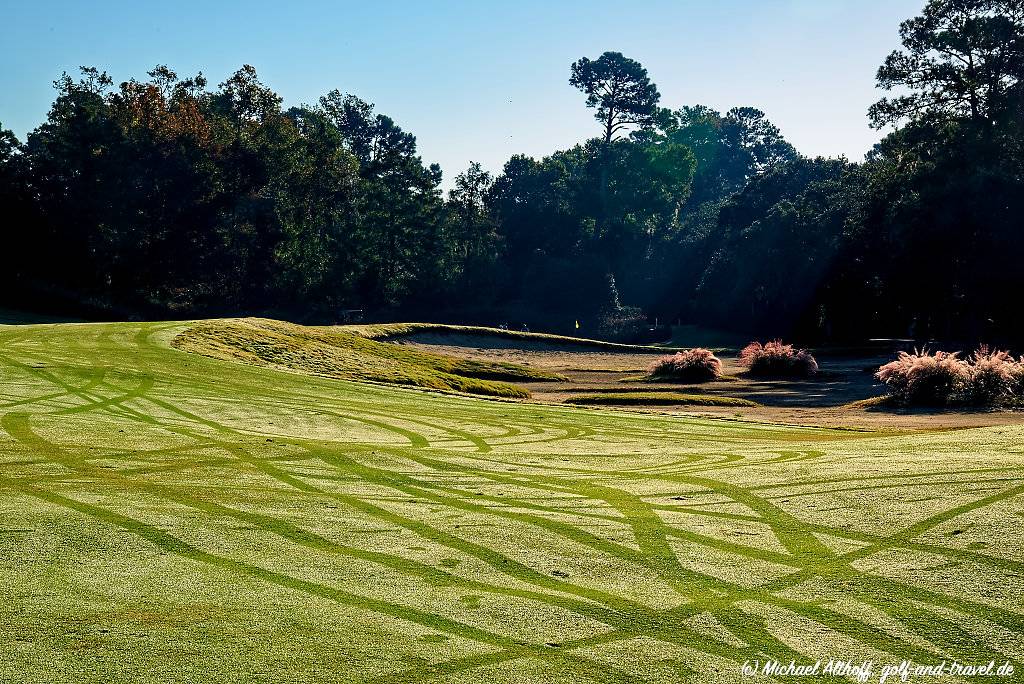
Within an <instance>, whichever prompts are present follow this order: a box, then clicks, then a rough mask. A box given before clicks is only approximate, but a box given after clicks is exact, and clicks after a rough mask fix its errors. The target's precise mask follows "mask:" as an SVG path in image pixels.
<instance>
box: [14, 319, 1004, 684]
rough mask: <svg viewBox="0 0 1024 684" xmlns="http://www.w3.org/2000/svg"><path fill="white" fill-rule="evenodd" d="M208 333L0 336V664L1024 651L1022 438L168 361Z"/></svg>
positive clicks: (259, 678)
mask: <svg viewBox="0 0 1024 684" xmlns="http://www.w3.org/2000/svg"><path fill="white" fill-rule="evenodd" d="M188 325H189V324H180V323H133V324H103V325H52V326H28V327H16V328H15V327H2V326H0V519H2V521H3V522H2V524H0V574H2V575H0V576H2V577H3V584H2V586H3V592H2V596H3V599H4V600H3V601H0V648H3V655H2V656H0V681H18V682H20V681H30V682H37V681H40V682H41V681H45V682H53V683H55V684H70V683H71V682H76V683H77V682H83V681H85V682H113V683H121V682H139V681H149V682H158V681H159V682H162V681H183V682H184V681H187V682H239V681H245V682H259V683H263V682H266V683H271V682H272V683H274V684H279V683H282V682H345V683H346V684H347V683H349V682H365V683H367V684H399V683H403V682H407V683H412V682H417V683H418V682H437V683H438V684H441V683H443V684H475V683H477V682H488V683H490V682H494V683H495V684H521V683H525V682H538V683H539V682H545V683H547V682H572V683H573V684H575V683H577V682H580V683H583V684H598V683H600V684H627V683H628V684H635V683H647V684H655V683H657V684H661V683H664V682H701V683H703V682H739V681H743V679H744V678H743V677H742V676H741V672H740V666H741V665H742V664H743V663H744V662H745V661H747V660H754V659H759V660H761V661H762V662H763V661H764V660H765V659H766V658H768V657H770V658H774V659H778V660H781V661H783V662H786V663H788V662H789V660H790V659H793V660H795V661H797V662H813V661H814V660H815V659H817V658H824V659H826V660H827V659H828V658H833V657H835V658H842V659H847V658H849V659H853V660H854V661H855V662H859V661H862V660H873V661H874V662H876V663H897V662H899V661H901V660H903V659H909V660H913V661H915V662H918V663H934V662H940V661H941V660H943V659H946V660H951V659H953V658H956V659H958V660H959V661H960V662H974V663H987V662H988V661H989V660H990V659H992V660H997V661H999V662H1000V663H1001V662H1003V661H1004V660H1005V659H1010V660H1012V661H1013V662H1014V663H1015V664H1016V665H1018V666H1020V664H1021V660H1022V657H1024V638H1022V637H1024V608H1022V602H1021V600H1020V599H1021V597H1022V596H1024V579H1022V578H1024V540H1022V538H1021V535H1020V529H1021V520H1022V519H1024V518H1022V514H1024V460H1022V458H1021V455H1020V444H1021V443H1022V440H1024V428H1022V427H1020V426H1003V427H1000V428H995V429H980V430H959V431H949V432H942V433H927V434H912V435H900V436H885V437H881V436H879V435H876V434H870V433H867V434H863V433H859V434H855V433H848V432H842V431H835V430H824V429H812V428H797V427H791V426H781V425H770V424H760V423H750V422H745V421H741V420H729V421H724V420H712V419H706V418H698V417H686V416H665V415H654V414H640V413H626V412H623V411H614V410H608V409H605V410H601V411H597V410H590V411H585V410H581V409H579V408H576V407H572V406H556V405H538V404H527V403H517V402H493V401H482V400H480V399H478V398H474V397H466V396H456V395H450V394H439V393H432V392H418V391H412V390H410V389H408V388H398V387H389V386H384V385H372V384H364V383H354V382H349V381H347V380H344V379H332V378H324V377H319V376H316V375H302V374H297V373H288V372H281V371H280V370H277V369H275V368H273V367H267V366H256V365H247V364H243V363H226V362H224V361H221V360H218V359H214V358H208V357H204V356H200V355H195V354H183V353H179V352H177V351H174V350H171V349H169V348H168V345H169V343H170V340H171V339H173V338H174V337H175V336H176V335H177V334H178V333H180V332H181V331H182V330H183V329H184V328H186V327H188ZM1018 671H1019V670H1018ZM755 679H756V678H755ZM777 680H778V681H788V682H794V683H796V682H800V681H805V682H806V681H814V680H812V679H809V678H806V677H799V678H797V677H794V678H777ZM1006 681H1010V679H1009V678H1007V680H1006Z"/></svg>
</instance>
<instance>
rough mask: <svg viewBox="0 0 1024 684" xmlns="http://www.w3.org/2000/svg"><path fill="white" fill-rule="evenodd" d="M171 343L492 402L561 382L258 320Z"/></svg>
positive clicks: (213, 326)
mask: <svg viewBox="0 0 1024 684" xmlns="http://www.w3.org/2000/svg"><path fill="white" fill-rule="evenodd" d="M172 344H173V346H174V347H176V348H178V349H181V350H183V351H188V352H194V353H197V354H202V355H203V356H209V357H212V358H216V359H224V360H231V361H241V362H242V363H248V364H252V365H255V366H269V367H273V368H280V369H286V370H291V371H296V372H299V373H308V374H312V375H322V376H326V377H331V378H345V379H348V380H364V381H370V382H381V383H388V384H395V385H411V386H414V387H426V388H429V389H437V390H448V391H456V392H466V393H469V394H482V395H487V396H494V397H509V398H525V397H529V396H530V392H529V390H527V389H526V388H524V387H519V386H517V385H513V384H510V381H512V382H515V381H519V382H524V381H547V380H559V379H561V376H559V375H557V374H555V373H549V372H547V371H542V370H536V369H532V368H526V367H524V366H517V365H514V364H510V363H489V362H481V361H470V360H466V359H457V358H453V357H450V356H444V355H442V354H432V353H430V352H423V351H419V350H415V349H409V348H407V347H401V346H397V345H392V344H384V343H382V342H376V341H374V340H371V339H367V338H365V337H361V336H360V335H357V334H355V333H352V332H348V331H344V330H340V329H338V328H319V327H307V326H301V325H295V324H292V323H285V322H282V321H273V320H267V319H257V318H247V319H232V320H215V321H204V322H202V323H197V324H196V325H194V326H192V327H190V328H188V329H187V330H185V331H184V332H182V333H180V334H179V335H177V337H175V338H174V341H173V342H172Z"/></svg>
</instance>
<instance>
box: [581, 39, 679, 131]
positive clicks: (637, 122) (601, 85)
mask: <svg viewBox="0 0 1024 684" xmlns="http://www.w3.org/2000/svg"><path fill="white" fill-rule="evenodd" d="M571 71H572V76H571V77H570V78H569V83H570V84H571V85H572V86H574V87H576V88H579V89H580V90H582V91H583V92H584V93H586V95H587V106H588V107H591V108H596V109H597V111H596V112H595V113H594V118H595V119H597V120H598V121H600V122H601V126H602V129H603V131H604V142H605V143H609V142H611V141H612V138H614V137H615V135H616V134H617V133H620V132H622V131H623V130H624V129H626V128H628V127H630V126H639V127H641V128H644V127H649V126H652V125H653V124H654V123H655V121H656V115H657V114H658V100H660V99H661V95H660V94H659V93H658V88H657V87H656V86H655V85H654V84H653V83H651V80H650V79H649V78H648V77H647V70H646V69H644V68H643V66H642V65H641V64H640V63H639V62H637V61H635V60H632V59H629V58H628V57H625V56H623V54H622V53H621V52H605V53H604V54H603V55H601V56H600V57H598V58H597V59H595V60H591V59H588V58H586V57H583V58H581V59H579V60H577V61H576V62H574V63H573V65H572V69H571Z"/></svg>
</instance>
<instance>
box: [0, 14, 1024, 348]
mask: <svg viewBox="0 0 1024 684" xmlns="http://www.w3.org/2000/svg"><path fill="white" fill-rule="evenodd" d="M900 36H901V38H902V42H903V47H902V48H901V49H900V50H897V51H895V52H893V53H892V54H891V55H889V57H887V58H886V60H885V62H884V63H883V64H882V66H881V68H880V69H879V71H878V74H877V82H878V85H879V87H880V88H882V89H883V90H886V91H891V92H890V94H889V95H887V96H886V97H884V98H883V99H881V100H880V101H879V102H878V103H877V104H876V105H874V106H873V107H872V108H871V109H870V112H869V116H870V120H871V122H872V123H873V124H874V125H876V126H879V127H888V128H890V129H891V130H889V132H888V133H887V134H886V136H885V138H884V139H883V140H882V141H881V143H879V144H878V145H877V146H876V147H875V148H874V149H873V150H872V151H871V152H870V153H869V154H868V155H867V157H866V159H865V160H864V161H863V162H858V163H851V162H849V161H848V160H846V159H842V158H840V159H820V158H819V159H809V158H806V157H804V156H802V155H800V154H799V153H798V152H797V151H796V150H795V149H794V148H793V146H792V145H791V144H790V143H789V142H787V141H786V139H785V137H784V136H783V134H782V132H781V131H780V130H779V128H778V127H776V126H775V125H774V124H773V123H772V122H771V121H770V120H769V118H768V116H767V115H766V114H765V113H764V112H762V111H760V110H758V109H756V108H754V107H749V106H740V107H734V108H731V109H729V110H728V111H725V112H724V113H722V112H720V111H716V110H715V109H712V108H710V107H708V106H704V105H700V104H679V105H678V106H677V107H676V108H675V109H671V110H670V109H663V108H660V106H659V102H660V96H659V94H658V90H657V88H656V87H655V85H654V84H653V83H652V82H651V79H650V78H649V76H648V74H647V72H646V70H645V69H644V68H643V66H642V65H640V64H639V63H638V62H636V61H634V60H631V59H628V58H626V57H624V56H623V55H622V54H620V53H617V52H606V53H604V54H603V55H601V57H599V58H598V59H596V60H590V59H588V58H585V57H584V58H582V59H580V60H578V61H576V62H575V63H574V64H572V67H571V71H572V76H571V81H570V82H571V83H572V85H574V86H576V87H578V88H579V89H580V90H582V91H583V92H584V93H585V94H586V96H587V101H586V104H587V106H588V107H591V108H593V109H594V110H596V111H595V117H596V119H597V120H598V121H599V122H600V124H601V129H600V134H599V135H598V136H596V137H594V138H592V139H587V140H584V141H581V142H580V143H578V144H576V145H572V146H569V147H567V148H566V149H562V150H554V151H552V152H551V153H549V154H547V155H544V156H542V157H540V158H534V157H530V156H526V155H514V156H512V157H511V158H510V159H508V161H507V162H506V163H505V164H504V166H503V168H502V169H500V170H499V171H497V172H495V173H492V172H489V171H488V170H486V169H484V168H483V167H482V166H481V165H480V164H476V163H473V164H470V165H469V167H468V168H467V169H465V170H464V171H462V172H461V173H459V174H457V175H456V176H455V177H454V180H453V183H452V186H451V189H450V191H449V193H448V195H447V197H445V196H444V194H443V193H442V191H441V177H442V176H441V169H440V168H438V167H437V166H436V165H432V164H426V163H424V162H423V160H422V159H421V158H420V156H419V153H418V150H417V141H416V138H415V136H414V135H413V134H412V133H410V132H408V131H404V130H402V128H401V127H399V126H398V125H397V124H396V123H395V121H394V120H393V119H391V118H390V117H388V116H387V115H386V114H383V113H379V112H377V111H376V110H375V107H374V105H373V104H371V103H369V102H366V101H364V100H362V99H360V98H359V97H357V96H355V95H352V94H346V93H343V92H342V91H340V90H331V91H329V92H328V93H326V94H325V95H324V96H323V97H321V98H319V100H318V101H317V102H316V103H314V104H311V105H298V106H293V107H285V105H284V103H283V101H282V98H281V97H280V96H279V95H278V94H277V93H276V92H274V91H273V89H272V88H270V87H269V86H268V85H267V84H264V83H263V82H262V81H261V80H260V78H259V76H258V74H257V73H256V70H255V69H253V68H252V67H251V66H243V67H242V68H241V69H239V70H238V71H237V72H236V73H234V74H233V75H231V76H230V77H228V78H227V79H226V80H225V81H224V82H223V83H220V84H219V85H217V86H215V87H213V86H211V85H210V84H208V82H207V79H206V78H205V77H204V76H203V74H201V73H200V74H195V75H193V76H189V77H182V76H179V75H178V74H177V73H175V72H174V71H173V70H172V69H171V68H169V67H167V66H163V65H160V66H157V67H155V68H154V69H153V70H151V71H150V72H148V74H147V75H146V77H145V78H143V79H140V80H135V79H130V80H128V81H126V82H124V83H121V84H118V85H115V84H114V82H113V80H112V79H111V78H110V76H109V75H107V74H106V73H105V72H103V71H102V70H100V69H99V68H95V67H88V68H83V69H82V70H81V74H80V75H79V76H78V77H77V78H76V77H73V76H70V75H67V74H65V75H63V76H62V77H61V78H59V79H58V80H57V81H56V83H55V84H54V85H55V88H56V94H55V98H54V101H53V104H52V106H51V108H50V111H49V113H48V115H47V117H46V120H45V121H44V122H43V123H42V124H41V125H40V126H39V127H37V128H36V129H35V130H34V131H32V132H31V133H30V134H29V135H28V137H27V139H26V140H25V141H24V142H22V141H20V140H18V139H17V138H16V137H15V136H14V135H13V134H11V133H10V132H9V131H2V129H0V206H2V207H3V210H4V212H5V221H4V222H3V223H2V224H0V226H2V227H0V230H2V231H3V239H4V242H5V245H8V246H9V249H10V250H11V253H14V254H17V255H18V258H15V259H12V260H10V264H9V265H8V268H7V269H5V270H4V271H3V272H2V273H0V278H2V279H3V281H4V282H3V285H4V287H3V288H0V293H2V296H3V297H5V298H6V299H7V300H8V302H7V303H8V304H16V305H19V306H25V305H30V306H35V305H38V306H50V307H57V306H63V307H64V308H65V309H68V308H70V309H74V310H75V311H76V312H79V313H82V314H84V315H118V316H123V315H147V316H148V315H151V316H198V315H206V314H214V313H278V314H280V315H286V316H290V317H293V318H302V319H310V318H316V319H321V320H328V321H331V320H337V318H338V316H339V315H340V314H339V311H340V310H344V309H365V310H366V311H367V312H369V313H370V315H374V316H377V317H381V318H385V317H391V316H403V317H415V318H421V319H424V318H434V319H449V320H460V321H471V322H478V323H487V324H494V323H497V322H500V321H509V320H512V321H526V322H529V324H530V325H531V327H545V328H548V329H551V330H556V331H565V332H570V331H572V332H575V322H576V321H580V322H581V324H582V327H583V332H584V333H586V334H605V335H609V336H616V335H618V336H622V337H628V336H629V335H631V334H635V333H636V332H637V331H639V330H646V329H647V328H648V327H650V326H649V321H655V320H657V321H666V320H667V321H680V322H688V323H696V324H702V325H713V326H716V327H721V328H730V329H735V330H740V331H746V332H751V333H755V334H760V335H762V336H763V335H766V334H776V335H787V336H790V335H795V336H798V337H801V338H803V339H805V340H807V341H811V342H815V341H855V340H860V339H864V338H865V337H869V336H873V337H906V336H910V337H914V338H916V339H919V340H921V341H927V340H929V339H934V338H941V339H956V340H966V341H970V342H976V341H984V342H990V343H1017V344H1020V343H1022V342H1024V319H1021V317H1020V316H1019V294H1018V293H1019V292H1020V291H1021V290H1022V289H1024V269H1021V268H1019V264H1018V263H1017V261H1018V260H1019V254H1020V253H1021V250H1022V248H1024V225H1022V223H1021V216H1024V86H1022V85H1021V74H1022V71H1024V55H1022V50H1024V48H1022V46H1024V4H1022V0H930V1H929V2H928V3H927V5H926V6H925V7H924V9H923V11H922V13H921V15H920V16H918V17H915V18H912V19H909V20H907V21H906V22H904V23H903V24H902V25H901V27H900ZM627 132H628V135H627V134H626V133H627ZM15 293H17V295H15ZM15 296H16V297H17V299H18V301H12V300H13V299H14V298H15Z"/></svg>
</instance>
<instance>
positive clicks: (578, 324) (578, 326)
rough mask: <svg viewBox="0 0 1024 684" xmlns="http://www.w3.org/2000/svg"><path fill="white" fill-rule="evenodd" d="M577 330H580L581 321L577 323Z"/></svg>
mask: <svg viewBox="0 0 1024 684" xmlns="http://www.w3.org/2000/svg"><path fill="white" fill-rule="evenodd" d="M576 329H577V330H579V329H580V322H579V321H576Z"/></svg>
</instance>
